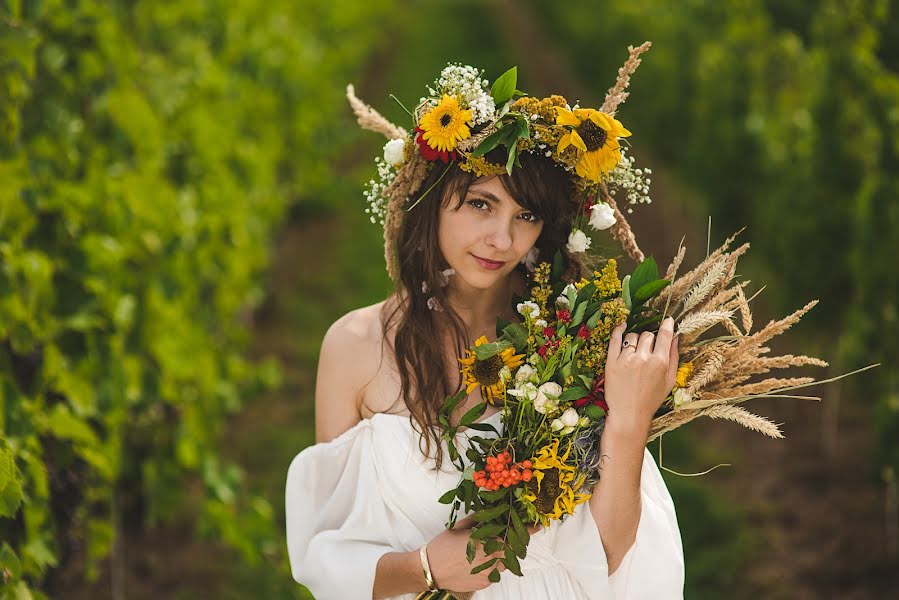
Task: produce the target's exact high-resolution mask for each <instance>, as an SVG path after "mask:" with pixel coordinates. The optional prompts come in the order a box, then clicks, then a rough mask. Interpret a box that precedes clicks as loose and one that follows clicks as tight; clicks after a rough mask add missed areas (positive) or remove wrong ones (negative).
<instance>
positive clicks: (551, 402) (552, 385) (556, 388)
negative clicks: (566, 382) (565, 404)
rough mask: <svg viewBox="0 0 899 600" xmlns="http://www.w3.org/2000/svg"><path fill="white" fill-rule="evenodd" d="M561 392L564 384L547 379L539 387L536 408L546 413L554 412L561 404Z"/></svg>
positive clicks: (535, 400) (535, 402) (535, 401)
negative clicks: (559, 400) (559, 399)
mask: <svg viewBox="0 0 899 600" xmlns="http://www.w3.org/2000/svg"><path fill="white" fill-rule="evenodd" d="M561 393H562V386H560V385H559V384H558V383H556V382H554V381H547V382H546V383H544V384H543V385H541V386H540V387H539V388H537V397H536V398H535V399H534V410H536V411H537V412H539V413H542V414H545V415H549V414H552V413H553V412H554V411H555V410H556V408H558V406H559V402H558V398H559V394H561Z"/></svg>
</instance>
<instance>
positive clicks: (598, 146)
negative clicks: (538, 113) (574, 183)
mask: <svg viewBox="0 0 899 600" xmlns="http://www.w3.org/2000/svg"><path fill="white" fill-rule="evenodd" d="M556 113H557V115H556V125H569V126H572V127H574V129H571V130H569V131H568V133H566V134H565V135H563V136H562V138H561V139H560V140H559V145H558V147H557V152H562V150H564V149H565V148H567V147H568V146H575V147H576V148H577V149H578V150H580V151H581V152H583V155H582V156H581V157H580V160H579V161H578V163H577V165H576V166H575V171H577V174H578V175H580V176H581V177H586V178H587V179H589V180H591V181H594V182H596V183H599V181H600V178H601V177H602V175H603V173H609V172H611V171H612V169H614V168H615V166H616V165H617V164H618V163H619V162H620V161H621V145H620V144H619V143H618V138H620V137H628V136H629V135H630V134H631V132H630V131H628V130H627V129H625V128H624V125H622V124H621V122H620V121H618V120H617V119H616V118H615V117H613V116H612V115H607V114H606V113H603V112H599V111H598V110H595V109H592V108H576V109H574V111H571V110H568V109H567V108H565V107H564V106H557V107H556Z"/></svg>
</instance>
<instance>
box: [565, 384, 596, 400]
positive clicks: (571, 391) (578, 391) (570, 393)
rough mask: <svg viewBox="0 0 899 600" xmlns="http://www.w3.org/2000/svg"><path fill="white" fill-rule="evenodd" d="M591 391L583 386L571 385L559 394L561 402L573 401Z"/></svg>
mask: <svg viewBox="0 0 899 600" xmlns="http://www.w3.org/2000/svg"><path fill="white" fill-rule="evenodd" d="M589 393H590V390H588V389H586V388H582V387H580V386H577V385H575V386H571V387H570V388H568V389H567V390H565V391H563V392H562V393H561V394H559V402H572V401H574V400H580V399H581V398H583V397H584V396H586V395H587V394H589Z"/></svg>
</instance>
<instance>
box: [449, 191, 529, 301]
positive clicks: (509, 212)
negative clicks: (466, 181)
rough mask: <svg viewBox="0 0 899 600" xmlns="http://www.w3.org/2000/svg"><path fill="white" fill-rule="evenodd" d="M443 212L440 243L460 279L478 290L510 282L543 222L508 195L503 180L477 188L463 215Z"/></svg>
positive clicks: (461, 209) (451, 206)
mask: <svg viewBox="0 0 899 600" xmlns="http://www.w3.org/2000/svg"><path fill="white" fill-rule="evenodd" d="M456 204H457V202H456V200H455V199H453V200H450V202H448V203H447V205H446V206H444V207H443V208H442V209H441V213H440V223H439V226H438V232H437V236H438V243H439V245H440V251H441V252H442V253H443V257H444V258H445V259H446V261H447V262H448V263H449V266H450V267H452V268H453V269H455V270H456V273H455V275H454V277H458V278H460V279H461V280H462V281H464V282H465V283H466V284H468V285H470V286H471V287H474V288H477V289H489V288H491V287H493V286H494V285H496V284H497V283H498V282H499V281H502V280H503V279H505V278H506V277H507V276H508V275H509V274H510V273H511V272H512V270H513V269H514V268H515V266H516V265H517V264H518V263H519V261H521V259H522V258H524V257H525V256H526V255H527V253H528V251H529V250H530V249H531V248H532V247H533V246H534V244H535V243H536V241H537V238H538V237H540V232H541V231H542V230H543V221H542V220H541V219H540V218H539V217H538V216H537V215H535V214H534V213H532V212H531V211H529V210H527V209H525V208H523V207H522V206H520V205H519V204H518V203H517V202H515V199H514V198H513V197H512V196H510V195H509V193H508V192H506V190H505V188H504V187H503V184H502V182H501V181H500V180H499V178H498V177H489V178H484V177H482V178H479V179H477V180H475V181H474V183H472V185H471V187H469V189H468V193H467V194H466V196H465V198H464V199H463V202H462V205H461V206H460V207H459V209H458V210H456V209H455V206H456Z"/></svg>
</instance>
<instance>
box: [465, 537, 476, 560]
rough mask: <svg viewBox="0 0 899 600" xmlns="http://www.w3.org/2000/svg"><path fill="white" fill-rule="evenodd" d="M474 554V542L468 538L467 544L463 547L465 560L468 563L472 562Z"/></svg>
mask: <svg viewBox="0 0 899 600" xmlns="http://www.w3.org/2000/svg"><path fill="white" fill-rule="evenodd" d="M474 554H475V543H474V540H473V539H471V538H469V540H468V544H466V546H465V558H467V559H468V562H472V561H474Z"/></svg>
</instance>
